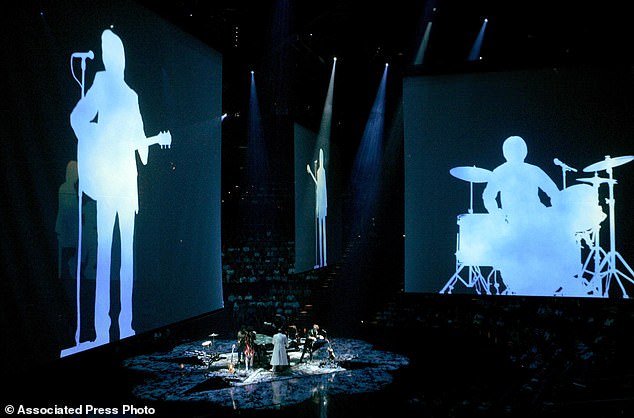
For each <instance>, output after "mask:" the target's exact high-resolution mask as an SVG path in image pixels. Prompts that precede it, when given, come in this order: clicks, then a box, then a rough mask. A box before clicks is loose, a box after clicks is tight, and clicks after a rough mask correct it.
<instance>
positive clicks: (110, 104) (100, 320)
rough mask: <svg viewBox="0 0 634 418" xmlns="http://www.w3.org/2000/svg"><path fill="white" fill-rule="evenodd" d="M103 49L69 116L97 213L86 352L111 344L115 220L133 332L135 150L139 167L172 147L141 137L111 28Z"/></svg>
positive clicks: (84, 184)
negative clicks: (153, 149)
mask: <svg viewBox="0 0 634 418" xmlns="http://www.w3.org/2000/svg"><path fill="white" fill-rule="evenodd" d="M101 48H102V60H103V65H104V68H105V69H104V71H99V72H97V73H96V74H95V78H94V81H93V84H92V86H91V88H90V89H89V90H88V91H87V92H86V94H85V96H83V97H82V98H81V99H80V100H79V102H78V103H77V105H76V106H75V108H74V109H73V111H72V113H71V115H70V122H71V126H72V128H73V130H74V132H75V135H76V136H77V139H78V145H77V159H78V166H79V170H78V171H79V184H80V190H79V193H80V197H81V193H85V194H86V195H88V196H90V197H91V198H93V199H94V200H95V201H96V210H97V271H96V284H95V311H94V326H95V334H96V339H95V340H94V341H93V342H92V343H88V344H87V345H86V346H85V348H90V347H93V346H98V345H102V344H106V343H108V342H109V341H110V275H111V272H110V268H111V252H112V242H113V234H114V227H115V222H116V221H117V220H118V223H119V233H120V244H121V245H120V248H121V259H120V263H121V264H120V271H119V280H120V306H121V310H120V312H119V317H118V325H119V338H126V337H129V336H132V335H134V334H135V331H134V329H133V326H132V325H133V324H132V312H133V307H132V293H133V273H134V222H135V215H136V213H137V211H138V208H139V204H138V190H137V187H138V186H137V165H136V164H137V162H136V152H138V154H139V158H140V160H141V162H142V164H146V163H147V157H148V150H149V146H150V145H152V144H154V143H159V144H161V145H164V146H168V145H170V143H171V137H170V135H169V132H163V133H161V134H159V135H157V136H156V137H153V138H146V136H145V131H144V127H143V119H142V117H141V111H140V108H139V102H138V96H137V94H136V92H135V91H134V90H132V89H131V88H130V87H129V86H128V85H127V83H126V82H125V79H124V70H125V52H124V47H123V42H122V41H121V39H120V38H119V37H118V36H117V35H115V34H114V32H112V31H111V30H105V31H103V33H102V35H101ZM78 280H79V277H78ZM78 323H79V312H78ZM76 339H77V338H76ZM78 343H79V342H78ZM77 349H78V350H79V351H81V349H83V348H77ZM63 354H64V353H62V355H63Z"/></svg>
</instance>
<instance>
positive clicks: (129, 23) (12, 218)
mask: <svg viewBox="0 0 634 418" xmlns="http://www.w3.org/2000/svg"><path fill="white" fill-rule="evenodd" d="M8 13H9V18H8V19H6V22H5V24H4V25H3V28H2V30H3V31H6V32H7V35H10V36H8V37H3V39H5V40H8V39H11V41H10V42H5V44H4V45H3V48H4V51H5V52H4V53H3V56H4V57H5V58H6V59H5V60H3V61H4V65H3V71H4V72H3V75H2V82H1V84H2V93H3V94H2V97H3V103H4V111H3V112H2V126H3V128H4V129H3V131H4V133H3V137H4V141H3V142H4V147H3V152H2V166H3V169H4V170H3V171H4V175H3V176H2V183H3V190H4V194H5V197H7V199H6V200H5V202H7V204H5V205H3V212H2V219H3V223H5V224H6V227H3V228H2V229H3V233H2V239H1V240H0V242H1V244H0V245H1V246H2V255H1V261H2V264H3V269H4V270H5V272H4V274H3V280H2V282H3V283H4V285H3V287H6V288H3V291H2V303H1V305H2V310H3V311H4V312H3V313H4V315H3V324H2V325H3V329H4V330H5V337H4V338H3V341H4V342H5V344H4V347H3V348H4V351H5V353H4V354H6V355H5V356H3V360H7V362H8V363H11V364H12V365H19V364H21V363H30V364H32V363H33V362H41V361H46V360H52V359H54V358H60V357H65V356H68V355H71V354H75V353H77V352H80V351H85V350H88V349H91V348H93V347H96V346H101V345H104V344H107V343H111V342H114V341H117V340H120V339H124V338H129V337H133V336H136V335H139V334H142V333H145V332H148V331H151V330H153V329H157V328H160V327H164V326H167V325H170V324H174V323H177V322H180V321H183V320H186V319H189V318H192V317H196V316H200V315H203V314H207V313H209V312H212V311H215V310H218V309H221V308H222V307H223V297H222V280H221V268H222V267H221V246H220V236H221V235H220V174H221V170H220V168H221V166H220V163H221V155H220V151H221V141H220V139H221V129H220V117H221V114H222V111H221V105H222V100H221V99H222V97H221V95H222V57H221V55H220V54H219V53H218V52H216V51H214V50H213V49H211V48H209V47H208V46H206V45H205V44H203V43H202V42H200V41H198V40H196V39H194V38H193V37H191V36H190V35H188V34H185V33H184V32H182V31H179V30H178V29H176V28H175V27H174V26H172V25H171V24H168V23H167V22H166V21H164V20H163V19H160V18H159V17H157V16H156V15H153V14H152V13H150V12H149V11H147V10H145V9H144V8H142V7H140V6H139V5H138V4H136V3H134V2H131V1H86V2H84V1H56V2H46V3H43V4H42V5H41V6H40V5H39V4H38V3H37V2H31V1H27V2H26V4H25V5H21V6H20V7H18V8H13V9H12V10H11V11H10V12H8ZM80 195H81V199H80V197H79V196H80ZM79 219H82V222H79ZM78 254H79V256H78ZM78 259H79V260H80V261H81V264H80V265H79V268H77V265H78V263H77V260H78Z"/></svg>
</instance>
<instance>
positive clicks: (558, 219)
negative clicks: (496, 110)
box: [440, 156, 634, 298]
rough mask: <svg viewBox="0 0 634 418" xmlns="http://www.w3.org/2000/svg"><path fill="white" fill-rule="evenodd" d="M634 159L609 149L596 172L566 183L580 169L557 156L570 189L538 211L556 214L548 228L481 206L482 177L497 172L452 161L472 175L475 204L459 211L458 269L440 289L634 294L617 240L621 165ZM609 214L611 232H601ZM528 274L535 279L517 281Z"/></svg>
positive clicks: (455, 171) (632, 274)
mask: <svg viewBox="0 0 634 418" xmlns="http://www.w3.org/2000/svg"><path fill="white" fill-rule="evenodd" d="M632 160H634V156H622V157H610V156H606V157H605V159H604V160H602V161H598V162H596V163H594V164H591V165H589V166H587V167H585V168H584V169H583V172H584V173H592V174H591V175H590V176H588V177H584V178H578V179H576V180H577V181H578V182H579V184H574V185H571V186H566V172H567V171H574V172H576V171H577V170H576V169H574V168H571V167H569V166H567V165H565V164H563V163H561V161H559V160H557V159H555V160H554V162H555V164H557V165H559V166H561V167H562V175H563V189H562V190H560V191H559V192H558V195H557V196H556V198H555V199H552V200H551V202H552V205H551V206H548V207H545V210H544V212H543V213H541V212H540V214H538V215H536V217H538V218H549V219H550V220H549V221H548V222H547V223H546V224H545V225H547V226H545V227H538V228H531V227H530V226H529V227H526V226H524V227H523V229H522V228H516V227H515V224H514V223H513V222H512V220H511V219H508V218H506V217H505V215H504V214H500V213H488V212H484V213H474V210H473V189H474V183H488V182H489V181H490V180H491V179H492V176H493V171H490V170H487V169H484V168H480V167H476V166H471V167H469V166H460V167H455V168H452V169H451V170H450V174H451V175H452V176H454V177H456V178H458V179H460V180H464V181H466V182H469V185H470V205H469V209H468V211H467V213H463V214H460V215H458V217H457V224H458V233H457V236H456V252H455V256H456V269H455V273H454V274H453V275H452V276H451V278H450V279H449V280H448V281H447V282H446V284H445V285H444V286H443V288H442V289H441V290H440V293H452V292H453V291H454V288H455V287H456V285H462V286H464V287H466V288H468V289H473V290H474V291H475V292H476V293H477V294H486V295H528V296H530V295H536V296H571V297H597V298H607V297H617V296H621V297H623V298H629V294H628V291H627V288H626V286H629V284H634V271H633V270H632V268H631V267H630V266H629V265H628V263H627V262H626V261H625V259H624V258H623V256H622V255H621V254H620V253H619V252H618V251H617V246H616V225H617V223H616V219H615V205H616V199H615V196H614V189H615V185H616V184H617V181H616V179H615V178H614V169H615V168H617V167H619V166H622V165H624V164H627V163H629V162H631V161H632ZM604 173H605V174H604ZM604 188H607V196H608V197H607V198H605V200H604V203H605V206H602V205H601V203H600V199H599V197H600V195H601V193H602V192H604V190H603V189H604ZM604 207H607V214H606V213H605V212H604ZM606 220H608V225H609V230H608V235H607V237H604V238H603V239H601V235H600V232H601V225H602V224H603V223H604V222H605V221H606ZM540 228H542V229H541V230H539V229H540ZM534 229H537V231H534ZM531 233H536V234H538V235H536V237H537V238H533V237H532V236H530V234H531ZM516 235H517V236H516ZM602 243H603V244H604V247H607V248H604V247H602ZM531 252H533V253H534V254H530V253H531ZM570 260H572V262H571V261H570ZM560 264H561V265H560ZM563 264H565V267H564V266H562V265H563ZM520 278H521V280H520ZM520 281H524V282H528V281H530V282H531V285H530V286H527V287H522V286H516V283H518V282H520Z"/></svg>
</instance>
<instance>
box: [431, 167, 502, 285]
mask: <svg viewBox="0 0 634 418" xmlns="http://www.w3.org/2000/svg"><path fill="white" fill-rule="evenodd" d="M449 173H450V174H451V175H452V176H454V177H456V178H458V179H460V180H464V181H468V182H469V184H470V204H469V213H467V214H461V215H458V221H457V223H458V234H457V239H456V272H455V273H454V275H453V276H451V278H450V279H449V280H448V281H447V283H446V284H445V286H444V287H443V288H442V290H441V291H440V293H452V291H453V288H454V287H455V285H456V283H457V282H458V281H460V282H462V283H463V284H464V285H465V286H466V287H468V288H474V289H475V291H476V292H477V293H478V294H482V293H485V294H487V295H490V294H491V286H492V281H491V279H492V277H494V276H495V271H496V270H495V269H492V271H491V272H490V273H489V274H488V275H487V277H485V276H484V275H483V274H482V269H481V267H492V265H493V263H492V258H491V257H492V255H493V253H494V251H495V250H494V248H495V245H494V244H493V243H492V241H491V240H490V239H489V237H491V236H492V235H491V231H496V230H499V229H498V228H499V227H500V217H498V216H496V215H491V214H488V213H479V214H474V213H473V183H486V182H488V181H489V179H490V177H491V174H492V172H491V171H490V170H487V169H484V168H479V167H476V166H473V167H467V166H465V167H454V168H452V169H451V170H449ZM465 267H468V268H469V269H468V277H467V279H466V280H465V278H463V277H462V276H461V274H462V270H463V269H464V268H465ZM493 286H494V287H495V289H496V292H497V291H498V289H499V284H498V283H497V281H495V283H493Z"/></svg>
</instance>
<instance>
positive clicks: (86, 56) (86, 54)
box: [71, 51, 95, 60]
mask: <svg viewBox="0 0 634 418" xmlns="http://www.w3.org/2000/svg"><path fill="white" fill-rule="evenodd" d="M71 58H81V59H82V60H86V59H91V60H92V59H95V54H94V53H93V52H92V51H88V52H73V53H72V55H71Z"/></svg>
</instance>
